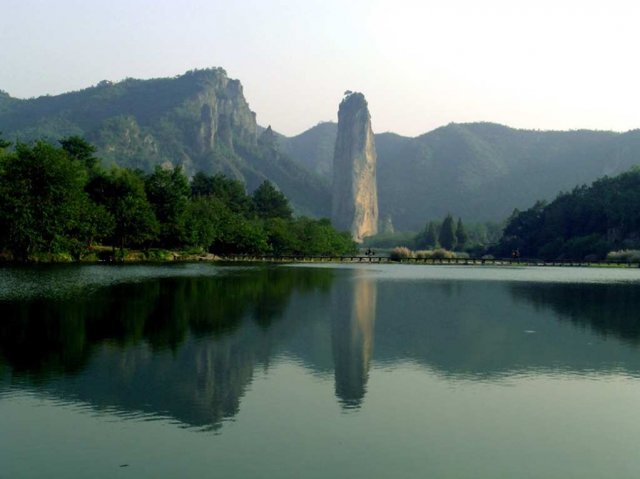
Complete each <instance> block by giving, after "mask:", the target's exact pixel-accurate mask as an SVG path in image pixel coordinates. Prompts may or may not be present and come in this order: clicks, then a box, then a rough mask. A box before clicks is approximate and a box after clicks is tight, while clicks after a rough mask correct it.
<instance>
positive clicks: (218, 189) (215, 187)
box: [191, 173, 253, 216]
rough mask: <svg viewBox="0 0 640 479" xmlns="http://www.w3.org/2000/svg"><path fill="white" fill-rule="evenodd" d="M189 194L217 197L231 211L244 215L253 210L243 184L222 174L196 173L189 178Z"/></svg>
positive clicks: (194, 196)
mask: <svg viewBox="0 0 640 479" xmlns="http://www.w3.org/2000/svg"><path fill="white" fill-rule="evenodd" d="M191 196H192V197H193V198H196V197H199V196H212V197H214V198H218V199H219V200H221V201H222V203H223V204H225V205H226V206H227V207H228V208H229V209H230V210H231V211H233V212H235V213H239V214H242V215H245V216H247V215H249V214H251V213H252V212H253V202H252V201H251V198H250V197H249V196H248V195H247V192H246V191H245V189H244V184H243V183H242V182H241V181H238V180H234V179H232V178H227V177H226V176H223V175H214V176H207V175H205V174H204V173H196V175H195V176H194V177H193V179H192V180H191Z"/></svg>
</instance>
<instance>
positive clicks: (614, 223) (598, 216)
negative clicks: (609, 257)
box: [495, 167, 640, 260]
mask: <svg viewBox="0 0 640 479" xmlns="http://www.w3.org/2000/svg"><path fill="white" fill-rule="evenodd" d="M638 248H640V167H635V168H633V169H632V170H630V171H628V172H626V173H623V174H621V175H618V176H616V177H614V178H608V177H605V178H602V179H600V180H598V181H596V182H594V183H593V184H592V185H591V186H589V187H587V186H580V187H576V188H575V189H574V190H573V191H572V192H571V193H564V194H561V195H559V196H558V197H557V198H556V199H555V200H554V201H552V202H551V203H550V204H548V205H547V204H545V203H544V202H540V201H539V202H537V203H536V204H535V205H534V206H533V207H531V208H529V209H528V210H526V211H523V212H517V211H516V212H514V214H513V215H512V216H511V218H510V219H509V222H508V223H507V226H506V228H505V230H504V235H503V237H502V240H501V241H500V244H499V245H498V246H497V248H496V251H495V252H496V254H498V255H500V256H508V255H509V254H510V252H511V251H514V250H516V249H517V250H518V251H519V253H520V255H521V256H524V257H530V258H542V259H578V260H582V259H585V258H589V257H593V258H594V259H595V258H597V259H600V258H604V257H605V256H606V254H607V253H608V252H610V251H613V250H623V249H638Z"/></svg>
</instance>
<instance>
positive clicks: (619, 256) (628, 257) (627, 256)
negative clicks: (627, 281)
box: [607, 249, 640, 263]
mask: <svg viewBox="0 0 640 479" xmlns="http://www.w3.org/2000/svg"><path fill="white" fill-rule="evenodd" d="M607 259H608V260H609V261H619V262H621V263H631V262H633V263H638V262H640V250H637V249H631V250H629V249H626V250H619V251H610V252H609V253H607Z"/></svg>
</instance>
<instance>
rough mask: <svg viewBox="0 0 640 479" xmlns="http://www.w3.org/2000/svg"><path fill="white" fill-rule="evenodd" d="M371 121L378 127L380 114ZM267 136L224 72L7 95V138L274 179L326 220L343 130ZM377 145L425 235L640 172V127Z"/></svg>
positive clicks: (471, 127)
mask: <svg viewBox="0 0 640 479" xmlns="http://www.w3.org/2000/svg"><path fill="white" fill-rule="evenodd" d="M338 101H339V98H336V109H337V104H338ZM258 113H259V112H258ZM424 114H425V115H428V114H429V112H428V111H425V112H424ZM372 123H373V128H374V130H375V125H376V118H375V117H374V118H372ZM541 126H543V125H541ZM262 130H263V129H262V128H260V127H259V126H258V125H257V123H256V118H255V114H254V113H253V112H251V110H250V109H249V105H248V103H247V101H246V99H245V98H244V95H243V91H242V86H241V84H240V82H239V81H237V80H232V79H229V78H228V77H227V75H226V73H225V72H224V70H222V69H208V70H200V71H193V72H189V73H186V74H184V75H181V76H178V77H175V78H164V79H152V80H133V79H127V80H124V81H122V82H119V83H110V82H101V83H100V84H98V85H96V86H94V87H90V88H87V89H85V90H81V91H78V92H72V93H66V94H63V95H58V96H51V97H48V96H47V97H40V98H36V99H29V100H19V99H16V98H12V97H10V96H9V95H8V94H6V93H0V131H2V132H3V136H4V137H5V138H6V139H8V140H11V141H15V140H16V139H18V140H21V141H29V140H33V139H38V138H47V139H49V140H51V141H55V140H57V139H59V138H61V137H64V136H69V135H82V136H85V137H86V138H87V139H88V140H89V141H91V142H92V143H94V144H95V145H96V146H97V147H98V154H99V156H101V157H102V158H104V159H105V160H107V161H108V162H113V163H118V164H120V165H123V166H131V167H139V168H142V169H144V170H150V169H152V168H153V166H154V165H155V164H162V163H165V164H166V163H171V164H173V165H177V164H182V165H183V167H184V168H185V170H186V171H187V173H190V174H192V173H195V172H196V171H205V172H209V173H211V172H222V173H225V174H227V175H229V176H232V177H235V178H238V179H242V180H243V181H245V182H246V184H247V187H248V189H249V190H252V189H254V188H256V187H257V186H258V185H259V184H260V183H261V182H262V180H264V179H265V178H268V179H270V180H271V181H273V182H274V183H275V184H276V185H277V186H278V187H279V188H280V189H281V190H282V191H283V192H284V193H285V194H286V195H287V196H288V197H289V198H290V199H291V201H292V202H293V204H294V205H295V207H296V209H297V211H298V212H300V213H305V214H311V215H316V216H328V215H329V212H330V209H331V204H330V185H331V177H332V159H333V153H334V145H335V138H336V132H337V126H336V124H334V123H321V124H318V125H316V126H315V127H313V128H310V129H309V130H307V131H306V132H304V133H302V134H300V135H297V136H295V137H291V138H287V137H284V136H282V135H278V134H275V133H273V132H272V131H271V130H267V131H264V132H263V131H262ZM375 143H376V150H377V155H378V166H377V168H378V170H377V182H378V199H379V208H380V218H381V219H384V218H386V217H387V216H391V219H392V221H393V224H394V226H395V227H396V229H399V230H417V229H421V228H422V227H424V224H425V222H426V221H427V220H429V219H435V218H442V217H443V216H444V215H445V214H446V213H451V214H453V215H455V216H461V217H462V218H464V219H465V221H480V220H496V221H499V220H502V219H504V218H505V217H507V216H508V215H509V214H510V213H511V212H512V211H513V209H514V208H519V209H525V208H528V207H530V206H531V205H532V204H533V203H534V202H535V201H536V200H538V199H546V200H550V199H553V198H554V197H555V196H556V195H557V194H558V193H559V192H560V191H563V190H564V191H567V190H571V189H573V188H574V187H575V186H577V185H580V184H584V183H590V182H592V181H594V180H595V179H597V178H599V177H601V176H604V175H615V174H617V173H620V172H622V171H625V170H627V169H629V168H630V167H631V166H633V165H636V164H640V131H639V130H633V131H629V132H627V133H615V132H605V131H588V130H580V131H568V132H553V131H532V130H515V129H512V128H509V127H506V126H502V125H497V124H492V123H468V124H449V125H447V126H443V127H441V128H438V129H436V130H433V131H431V132H428V133H425V134H424V135H421V136H418V137H416V138H408V137H403V136H400V135H396V134H393V133H382V134H377V135H375Z"/></svg>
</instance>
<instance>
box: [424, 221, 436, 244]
mask: <svg viewBox="0 0 640 479" xmlns="http://www.w3.org/2000/svg"><path fill="white" fill-rule="evenodd" d="M424 242H425V246H426V247H427V248H437V247H438V225H437V224H436V222H435V221H430V222H429V225H428V226H427V232H426V234H425V236H424Z"/></svg>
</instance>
